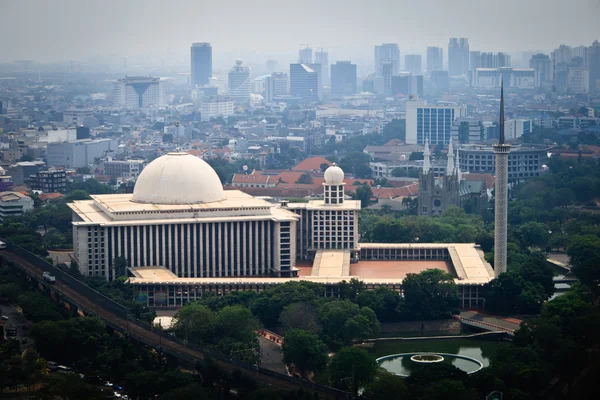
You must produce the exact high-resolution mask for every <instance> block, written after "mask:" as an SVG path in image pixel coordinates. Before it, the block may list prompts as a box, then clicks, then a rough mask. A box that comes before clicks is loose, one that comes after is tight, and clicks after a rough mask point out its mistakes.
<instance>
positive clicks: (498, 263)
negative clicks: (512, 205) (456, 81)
mask: <svg viewBox="0 0 600 400" xmlns="http://www.w3.org/2000/svg"><path fill="white" fill-rule="evenodd" d="M499 123H500V138H499V140H498V144H495V145H494V153H495V154H496V183H495V185H496V188H495V191H496V199H495V222H494V271H495V274H496V276H498V275H500V274H501V273H502V272H506V230H507V229H506V225H507V221H508V153H510V145H509V144H506V143H504V82H502V84H501V88H500V121H499Z"/></svg>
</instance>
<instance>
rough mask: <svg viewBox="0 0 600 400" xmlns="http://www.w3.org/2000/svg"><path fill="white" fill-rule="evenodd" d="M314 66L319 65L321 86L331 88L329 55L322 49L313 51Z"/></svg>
mask: <svg viewBox="0 0 600 400" xmlns="http://www.w3.org/2000/svg"><path fill="white" fill-rule="evenodd" d="M315 64H321V73H322V77H321V84H322V85H323V86H331V78H330V76H329V53H328V52H326V51H325V50H323V49H320V50H317V51H315Z"/></svg>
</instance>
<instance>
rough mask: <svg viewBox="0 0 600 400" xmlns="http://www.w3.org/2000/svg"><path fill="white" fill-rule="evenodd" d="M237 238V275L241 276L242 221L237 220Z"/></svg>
mask: <svg viewBox="0 0 600 400" xmlns="http://www.w3.org/2000/svg"><path fill="white" fill-rule="evenodd" d="M235 224H236V226H237V229H236V238H235V256H236V257H235V264H236V265H235V271H236V275H237V276H240V275H241V274H240V252H241V251H242V247H241V246H240V229H242V223H241V222H236V223H235Z"/></svg>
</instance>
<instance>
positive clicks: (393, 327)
mask: <svg viewBox="0 0 600 400" xmlns="http://www.w3.org/2000/svg"><path fill="white" fill-rule="evenodd" d="M379 332H380V334H390V333H399V332H415V333H427V332H448V333H449V334H458V333H460V332H461V323H460V321H458V320H456V319H442V320H436V321H407V322H384V323H382V324H381V329H380V330H379Z"/></svg>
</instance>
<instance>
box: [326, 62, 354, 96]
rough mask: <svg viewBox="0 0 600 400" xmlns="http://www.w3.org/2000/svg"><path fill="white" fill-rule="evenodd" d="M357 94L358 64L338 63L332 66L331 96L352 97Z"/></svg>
mask: <svg viewBox="0 0 600 400" xmlns="http://www.w3.org/2000/svg"><path fill="white" fill-rule="evenodd" d="M354 93H356V64H352V63H351V62H350V61H337V62H336V63H335V64H333V65H332V66H331V94H332V95H333V96H350V95H353V94H354Z"/></svg>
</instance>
